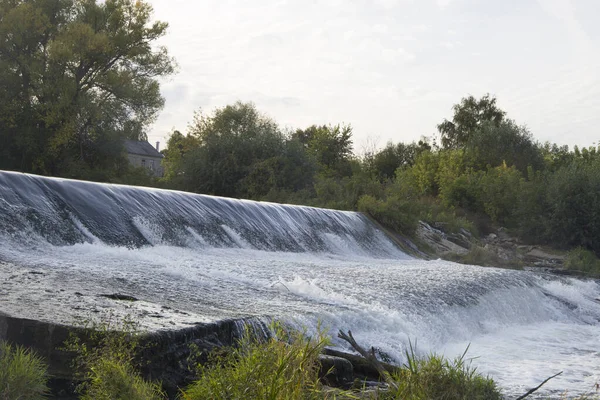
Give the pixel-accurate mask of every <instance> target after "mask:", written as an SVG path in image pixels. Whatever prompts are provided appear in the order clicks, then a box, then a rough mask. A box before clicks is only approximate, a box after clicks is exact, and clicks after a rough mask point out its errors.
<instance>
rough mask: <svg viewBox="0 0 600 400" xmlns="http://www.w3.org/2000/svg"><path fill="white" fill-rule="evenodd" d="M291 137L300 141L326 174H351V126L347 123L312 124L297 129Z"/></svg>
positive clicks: (340, 175)
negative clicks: (332, 124) (333, 124)
mask: <svg viewBox="0 0 600 400" xmlns="http://www.w3.org/2000/svg"><path fill="white" fill-rule="evenodd" d="M293 138H295V139H297V140H298V141H299V142H300V143H302V144H303V145H304V146H305V147H306V148H307V149H308V150H309V151H310V152H311V153H312V154H313V156H314V157H315V159H316V160H317V163H318V164H319V166H320V167H321V169H322V170H323V172H325V173H326V174H328V175H333V176H337V177H344V176H350V175H352V166H351V163H350V159H351V157H352V127H351V126H349V125H335V126H331V125H329V126H328V125H322V126H316V125H312V126H310V127H308V128H306V129H304V130H302V129H298V130H297V131H296V132H295V133H294V134H293Z"/></svg>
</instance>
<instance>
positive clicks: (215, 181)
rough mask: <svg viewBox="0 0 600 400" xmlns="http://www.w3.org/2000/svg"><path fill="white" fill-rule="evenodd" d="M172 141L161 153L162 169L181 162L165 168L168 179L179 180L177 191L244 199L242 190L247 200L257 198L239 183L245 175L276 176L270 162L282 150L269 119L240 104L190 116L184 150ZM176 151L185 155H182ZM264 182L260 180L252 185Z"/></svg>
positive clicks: (250, 187)
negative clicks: (164, 163) (177, 177)
mask: <svg viewBox="0 0 600 400" xmlns="http://www.w3.org/2000/svg"><path fill="white" fill-rule="evenodd" d="M172 138H173V140H169V143H168V147H167V150H166V153H167V158H168V160H167V165H169V164H168V163H169V162H171V160H177V157H181V158H182V159H181V160H180V161H178V164H174V165H173V167H174V168H171V167H169V168H171V171H170V172H169V173H170V174H175V175H177V174H179V175H180V176H182V183H181V184H182V187H181V188H182V189H184V190H189V191H194V192H197V193H207V194H214V195H219V196H229V197H248V196H249V194H248V190H250V191H251V192H252V194H253V195H259V194H262V193H263V192H262V190H261V191H260V193H259V192H257V191H256V190H255V185H254V184H251V183H250V182H249V181H246V182H244V179H246V178H248V176H249V174H250V173H253V174H254V175H255V176H256V177H258V176H259V175H261V174H262V173H265V174H267V175H269V173H268V171H267V170H273V171H274V170H276V169H277V161H276V160H274V159H273V160H270V159H272V158H274V157H278V156H281V155H283V154H284V152H285V145H286V143H285V137H284V135H283V133H282V132H281V131H280V129H279V127H278V126H277V124H276V123H275V122H274V121H273V120H272V119H270V118H268V117H266V116H264V115H262V114H261V113H259V112H258V110H257V109H256V107H255V106H254V104H252V103H242V102H237V103H235V104H234V105H229V106H226V107H223V108H219V109H216V110H215V111H214V112H213V113H212V114H210V115H209V114H202V113H200V112H199V113H196V115H195V117H194V121H193V123H192V124H191V125H190V127H189V130H188V136H187V138H186V139H185V141H187V143H188V144H189V150H188V149H187V148H186V147H185V145H183V144H182V143H183V142H184V139H183V138H182V137H181V136H180V135H176V136H172ZM180 145H182V146H183V148H184V149H185V151H183V154H182V150H181V149H180V148H179V146H180ZM172 146H175V147H174V148H173V147H172ZM178 154H179V155H178ZM267 160H270V161H267ZM249 179H252V178H249ZM261 179H263V178H262V177H261ZM269 180H270V178H269V176H266V177H265V178H264V180H263V181H261V182H260V183H259V182H256V184H257V185H260V184H262V183H264V182H268V181H269ZM271 181H272V179H271Z"/></svg>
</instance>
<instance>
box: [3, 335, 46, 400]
mask: <svg viewBox="0 0 600 400" xmlns="http://www.w3.org/2000/svg"><path fill="white" fill-rule="evenodd" d="M47 381H48V376H47V374H46V365H45V364H44V362H43V361H42V359H41V358H39V357H38V356H36V355H35V354H33V353H32V352H31V351H29V350H26V349H24V348H22V347H20V346H11V345H10V344H8V343H6V342H2V341H0V400H17V399H18V400H36V399H44V398H45V395H46V394H47V393H48V387H47V386H46V382H47Z"/></svg>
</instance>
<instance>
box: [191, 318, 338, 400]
mask: <svg viewBox="0 0 600 400" xmlns="http://www.w3.org/2000/svg"><path fill="white" fill-rule="evenodd" d="M277 332H278V333H277V335H276V336H279V337H281V336H283V338H284V339H286V340H284V341H280V340H277V339H276V338H271V339H268V340H266V341H260V340H258V339H255V338H252V336H251V335H250V334H249V333H248V332H246V334H245V335H244V337H243V338H242V339H241V340H240V343H239V346H238V347H236V348H234V349H232V350H231V352H230V353H229V354H227V355H226V356H224V357H223V358H221V359H213V364H212V365H210V366H208V367H205V366H199V367H198V368H199V373H200V379H199V380H198V381H197V382H195V383H193V384H192V385H191V386H190V387H189V388H188V389H187V390H186V391H184V392H183V393H182V398H183V399H185V400H203V399H223V400H225V399H227V400H232V399H240V400H241V399H244V400H245V399H249V400H250V399H261V400H262V399H270V400H276V399H286V400H288V399H289V400H294V399H323V398H326V396H327V394H326V393H324V392H321V391H320V389H321V387H320V384H319V378H318V369H319V366H318V361H317V358H318V356H319V354H320V353H321V351H322V350H323V347H324V346H325V345H326V344H327V340H326V339H325V338H324V337H323V336H322V335H319V336H318V337H317V338H315V339H307V338H305V337H304V336H303V335H302V334H300V333H292V334H291V335H286V334H284V333H283V330H282V329H277Z"/></svg>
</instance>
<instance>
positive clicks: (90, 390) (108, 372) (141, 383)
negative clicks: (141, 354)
mask: <svg viewBox="0 0 600 400" xmlns="http://www.w3.org/2000/svg"><path fill="white" fill-rule="evenodd" d="M86 378H87V379H88V382H87V383H86V385H85V389H84V390H83V391H82V395H81V397H80V399H81V400H161V399H165V395H164V394H163V392H162V390H161V388H160V385H159V384H156V383H152V382H148V381H145V380H144V379H142V378H141V377H140V376H139V375H138V373H137V372H136V371H135V370H134V369H133V367H132V366H131V364H130V363H128V362H125V361H122V360H117V359H111V358H109V357H106V358H100V359H99V360H96V361H95V362H94V363H93V364H92V365H90V369H89V371H88V372H87V374H86Z"/></svg>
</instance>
